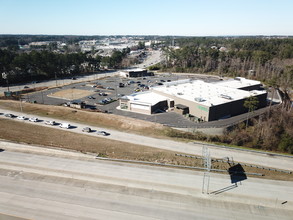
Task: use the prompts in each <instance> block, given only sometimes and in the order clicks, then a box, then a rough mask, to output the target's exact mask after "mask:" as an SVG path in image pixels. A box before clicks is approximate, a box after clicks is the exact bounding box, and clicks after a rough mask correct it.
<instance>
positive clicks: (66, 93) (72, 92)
mask: <svg viewBox="0 0 293 220" xmlns="http://www.w3.org/2000/svg"><path fill="white" fill-rule="evenodd" d="M93 94H94V93H93V92H91V91H87V90H82V89H66V90H61V91H59V92H55V93H53V94H51V95H49V96H50V97H55V98H61V99H67V100H74V99H81V98H82V97H85V96H90V95H93Z"/></svg>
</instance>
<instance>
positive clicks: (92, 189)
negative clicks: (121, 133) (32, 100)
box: [0, 145, 293, 220]
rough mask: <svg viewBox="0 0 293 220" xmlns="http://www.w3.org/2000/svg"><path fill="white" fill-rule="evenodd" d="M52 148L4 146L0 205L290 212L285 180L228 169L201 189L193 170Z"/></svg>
mask: <svg viewBox="0 0 293 220" xmlns="http://www.w3.org/2000/svg"><path fill="white" fill-rule="evenodd" d="M25 147H27V150H28V151H30V148H31V147H30V146H25V145H22V146H19V148H25ZM57 151H58V150H54V149H51V150H47V149H44V150H43V149H42V148H35V149H34V154H31V153H23V152H14V151H11V150H10V149H8V148H7V149H5V147H4V151H2V152H1V153H0V213H2V214H5V215H12V216H18V217H23V218H28V219H110V220H111V219H176V220H177V219H225V220H226V219H279V220H281V219H292V216H293V205H292V203H293V199H292V198H293V191H292V190H291V189H292V187H293V183H292V182H282V181H269V180H261V179H254V178H248V179H247V180H244V181H243V182H241V184H239V183H238V185H237V186H235V185H233V184H231V182H230V177H229V176H228V175H217V174H211V177H210V185H209V193H210V194H202V183H203V173H200V172H195V171H189V170H181V169H170V168H161V167H150V166H144V165H134V164H125V163H117V162H109V161H100V160H96V159H94V157H92V158H91V156H88V155H85V156H84V155H82V154H78V153H67V152H64V151H58V152H57ZM41 154H42V155H41ZM57 155H58V156H57ZM64 157H66V158H64ZM77 158H78V159H77ZM218 192H220V193H218ZM1 217H2V216H1V214H0V219H2V218H1Z"/></svg>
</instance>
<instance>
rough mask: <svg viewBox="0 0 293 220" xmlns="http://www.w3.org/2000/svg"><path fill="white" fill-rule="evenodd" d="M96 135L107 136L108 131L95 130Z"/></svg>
mask: <svg viewBox="0 0 293 220" xmlns="http://www.w3.org/2000/svg"><path fill="white" fill-rule="evenodd" d="M97 134H98V135H103V136H108V135H110V133H108V132H106V131H97Z"/></svg>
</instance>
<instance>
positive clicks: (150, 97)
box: [126, 91, 168, 105]
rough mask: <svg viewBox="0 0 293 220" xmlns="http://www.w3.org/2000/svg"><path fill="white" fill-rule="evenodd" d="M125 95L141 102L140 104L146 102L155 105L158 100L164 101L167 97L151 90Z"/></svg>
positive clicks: (133, 100) (131, 99)
mask: <svg viewBox="0 0 293 220" xmlns="http://www.w3.org/2000/svg"><path fill="white" fill-rule="evenodd" d="M126 97H127V98H128V99H129V100H130V101H132V102H136V103H141V104H148V105H155V104H157V103H158V102H161V101H165V100H167V99H168V98H167V97H165V96H162V95H159V94H156V93H154V92H151V91H147V92H138V93H133V94H131V95H129V96H126Z"/></svg>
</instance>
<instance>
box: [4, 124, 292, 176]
mask: <svg viewBox="0 0 293 220" xmlns="http://www.w3.org/2000/svg"><path fill="white" fill-rule="evenodd" d="M4 124H5V126H3V125H4ZM0 125H1V126H0V138H1V139H5V140H11V141H16V142H21V143H28V144H33V145H41V146H50V147H58V148H63V149H70V150H75V151H80V152H90V153H94V154H97V155H100V156H104V157H108V158H114V159H127V160H139V161H148V162H157V163H166V164H174V165H184V166H195V167H202V160H201V159H194V158H186V157H179V156H176V155H175V153H176V152H174V151H168V150H161V149H157V148H152V147H147V146H142V145H143V143H142V145H136V144H130V143H126V142H122V141H115V140H109V139H105V138H99V137H92V136H88V135H82V134H76V133H72V132H69V131H64V130H59V129H54V128H49V127H44V126H36V125H33V124H28V123H23V122H20V121H14V120H7V119H0ZM179 153H180V152H179ZM212 168H215V169H228V168H229V164H228V163H220V162H216V163H213V167H212ZM244 169H245V172H248V173H261V174H264V175H265V176H263V177H261V178H268V179H278V180H287V181H293V175H292V174H286V173H280V172H275V171H268V170H263V169H258V168H253V167H244Z"/></svg>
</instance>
